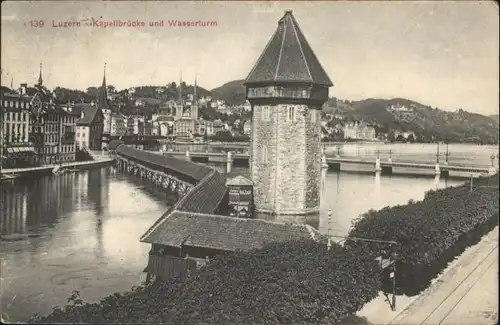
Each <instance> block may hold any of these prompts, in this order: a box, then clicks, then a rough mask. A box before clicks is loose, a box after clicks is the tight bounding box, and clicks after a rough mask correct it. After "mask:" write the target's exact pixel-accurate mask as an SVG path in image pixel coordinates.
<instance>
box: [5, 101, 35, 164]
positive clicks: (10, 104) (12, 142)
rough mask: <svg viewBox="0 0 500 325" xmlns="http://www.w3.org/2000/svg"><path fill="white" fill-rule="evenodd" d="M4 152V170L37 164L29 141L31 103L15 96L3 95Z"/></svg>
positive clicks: (33, 149)
mask: <svg viewBox="0 0 500 325" xmlns="http://www.w3.org/2000/svg"><path fill="white" fill-rule="evenodd" d="M1 105H2V113H1V114H2V116H1V124H0V125H1V127H2V132H1V133H0V136H1V137H2V151H1V152H0V156H1V158H0V159H2V163H3V166H4V168H8V167H23V166H25V167H26V166H32V165H34V164H35V148H34V147H33V144H32V143H30V141H29V134H30V118H31V111H30V102H29V100H28V98H26V97H22V96H19V95H15V94H2V99H1Z"/></svg>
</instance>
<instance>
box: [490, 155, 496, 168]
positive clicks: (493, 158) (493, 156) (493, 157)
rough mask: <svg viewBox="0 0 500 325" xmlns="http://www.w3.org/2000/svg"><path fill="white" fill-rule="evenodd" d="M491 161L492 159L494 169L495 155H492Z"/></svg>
mask: <svg viewBox="0 0 500 325" xmlns="http://www.w3.org/2000/svg"><path fill="white" fill-rule="evenodd" d="M490 159H491V167H494V161H495V155H494V154H493V155H491V157H490Z"/></svg>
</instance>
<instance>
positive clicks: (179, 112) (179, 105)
mask: <svg viewBox="0 0 500 325" xmlns="http://www.w3.org/2000/svg"><path fill="white" fill-rule="evenodd" d="M183 114H184V101H183V99H182V71H181V78H180V81H179V102H178V103H177V105H176V107H175V116H176V117H177V119H180V118H181V117H182V115H183Z"/></svg>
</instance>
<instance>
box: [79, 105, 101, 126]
mask: <svg viewBox="0 0 500 325" xmlns="http://www.w3.org/2000/svg"><path fill="white" fill-rule="evenodd" d="M82 108H83V111H84V114H83V118H80V119H79V120H78V121H76V124H77V125H89V124H91V123H92V121H94V118H95V116H96V114H97V112H98V110H99V108H98V107H97V105H92V104H83V105H82Z"/></svg>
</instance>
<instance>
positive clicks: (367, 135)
mask: <svg viewBox="0 0 500 325" xmlns="http://www.w3.org/2000/svg"><path fill="white" fill-rule="evenodd" d="M344 138H345V139H353V140H354V139H356V140H375V139H376V134H375V128H373V127H371V126H368V125H367V124H366V123H363V122H362V123H358V122H355V123H348V124H347V125H345V127H344Z"/></svg>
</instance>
